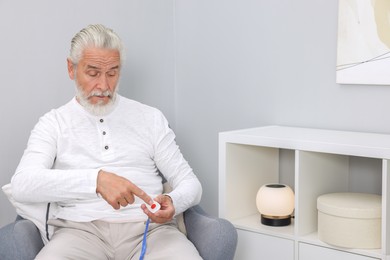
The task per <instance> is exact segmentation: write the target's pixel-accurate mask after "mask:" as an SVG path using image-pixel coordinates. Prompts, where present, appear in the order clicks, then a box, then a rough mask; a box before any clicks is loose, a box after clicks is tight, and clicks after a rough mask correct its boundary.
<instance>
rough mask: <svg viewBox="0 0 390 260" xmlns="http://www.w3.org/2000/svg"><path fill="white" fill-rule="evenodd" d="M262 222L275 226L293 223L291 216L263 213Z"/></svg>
mask: <svg viewBox="0 0 390 260" xmlns="http://www.w3.org/2000/svg"><path fill="white" fill-rule="evenodd" d="M261 224H263V225H266V226H273V227H283V226H288V225H290V224H291V216H267V215H261Z"/></svg>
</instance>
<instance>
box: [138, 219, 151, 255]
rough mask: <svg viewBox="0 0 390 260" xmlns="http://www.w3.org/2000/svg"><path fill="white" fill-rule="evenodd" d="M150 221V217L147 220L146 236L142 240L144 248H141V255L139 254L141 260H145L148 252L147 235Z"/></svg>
mask: <svg viewBox="0 0 390 260" xmlns="http://www.w3.org/2000/svg"><path fill="white" fill-rule="evenodd" d="M149 223H150V218H148V220H146V226H145V231H144V238H143V240H142V250H141V255H140V256H139V260H143V259H144V256H145V253H146V235H147V234H148V229H149Z"/></svg>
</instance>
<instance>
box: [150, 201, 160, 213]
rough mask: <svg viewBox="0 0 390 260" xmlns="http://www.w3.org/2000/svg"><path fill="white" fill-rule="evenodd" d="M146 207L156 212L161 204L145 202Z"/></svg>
mask: <svg viewBox="0 0 390 260" xmlns="http://www.w3.org/2000/svg"><path fill="white" fill-rule="evenodd" d="M146 207H147V208H148V210H149V211H150V212H152V213H156V212H157V211H158V210H159V209H160V208H161V205H160V203H158V202H156V201H153V203H152V205H149V204H146Z"/></svg>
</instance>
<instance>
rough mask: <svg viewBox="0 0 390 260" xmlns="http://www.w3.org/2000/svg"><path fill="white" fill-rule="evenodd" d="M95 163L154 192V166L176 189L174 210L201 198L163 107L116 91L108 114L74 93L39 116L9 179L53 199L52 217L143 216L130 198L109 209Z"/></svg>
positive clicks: (30, 195) (22, 196)
mask: <svg viewBox="0 0 390 260" xmlns="http://www.w3.org/2000/svg"><path fill="white" fill-rule="evenodd" d="M100 169H103V170H105V171H109V172H112V173H115V174H117V175H120V176H123V177H125V178H127V179H129V180H130V181H132V182H133V183H135V184H136V185H137V186H139V187H140V188H141V189H142V190H144V191H145V192H146V193H147V194H149V195H150V196H151V197H152V198H153V197H155V196H157V195H159V194H161V193H162V192H163V190H162V182H161V180H162V179H161V176H160V175H159V172H161V173H162V174H163V175H164V177H165V178H166V179H167V181H168V183H169V184H170V186H171V187H172V188H173V191H172V192H170V193H169V196H170V197H171V198H172V200H173V203H174V206H175V210H176V214H179V213H181V212H183V211H185V210H186V209H187V208H189V207H191V206H193V205H196V204H197V203H199V201H200V198H201V193H202V188H201V185H200V182H199V180H198V179H197V177H196V176H195V175H194V173H193V171H192V169H191V167H190V166H189V165H188V163H187V161H186V160H185V159H184V158H183V155H182V153H181V152H180V150H179V147H178V146H177V144H176V142H175V135H174V133H173V131H172V130H171V129H170V128H169V126H168V122H167V120H166V118H165V117H164V116H163V114H162V113H161V112H160V111H159V110H157V109H155V108H152V107H149V106H147V105H144V104H141V103H139V102H136V101H134V100H130V99H127V98H125V97H122V96H119V95H117V100H116V107H115V109H114V110H113V111H112V112H111V113H110V114H108V115H107V116H102V117H96V116H93V115H91V114H90V113H88V112H87V111H86V110H85V109H84V108H83V107H82V106H81V105H80V104H79V103H78V102H77V100H76V98H73V99H72V100H71V101H70V102H69V103H67V104H65V105H64V106H62V107H60V108H58V109H53V110H52V111H50V112H48V113H47V114H45V115H44V116H43V117H41V118H40V120H39V122H38V123H37V124H36V126H35V127H34V129H33V130H32V132H31V135H30V138H29V141H28V145H27V148H26V150H25V152H24V154H23V157H22V159H21V161H20V163H19V166H18V167H17V169H16V172H15V174H14V176H13V177H12V180H11V185H12V193H13V197H14V198H15V200H17V201H19V202H25V203H48V202H52V203H53V202H55V203H56V204H57V207H56V211H55V212H53V214H54V218H61V219H66V220H72V221H79V222H84V221H92V220H97V219H100V220H106V221H113V222H131V221H143V220H145V219H146V218H147V216H146V215H145V214H144V213H143V212H142V210H141V208H140V205H141V204H142V203H144V202H143V201H141V200H140V199H139V198H137V197H136V201H135V203H133V204H131V205H128V206H126V207H121V208H120V209H119V210H115V209H113V208H112V207H111V206H110V205H109V204H108V203H107V202H106V201H105V200H104V199H102V198H100V197H98V196H97V195H96V181H97V174H98V171H99V170H100Z"/></svg>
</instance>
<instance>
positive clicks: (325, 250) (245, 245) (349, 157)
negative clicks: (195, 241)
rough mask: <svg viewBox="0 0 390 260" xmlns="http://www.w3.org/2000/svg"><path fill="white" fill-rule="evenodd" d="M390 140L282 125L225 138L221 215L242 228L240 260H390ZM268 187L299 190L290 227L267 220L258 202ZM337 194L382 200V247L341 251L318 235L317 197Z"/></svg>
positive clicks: (222, 141)
mask: <svg viewBox="0 0 390 260" xmlns="http://www.w3.org/2000/svg"><path fill="white" fill-rule="evenodd" d="M389 160H390V135H384V134H374V133H358V132H346V131H334V130H322V129H308V128H296V127H283V126H266V127H259V128H251V129H244V130H237V131H229V132H222V133H220V134H219V215H220V217H224V218H226V219H228V220H229V221H231V222H232V223H233V224H234V225H235V227H236V228H237V230H238V234H239V242H238V248H237V252H236V259H237V260H248V259H272V260H309V259H310V260H311V259H316V260H317V259H332V260H337V259H341V260H373V259H381V260H389V259H390V232H389V229H390V225H389V223H390V222H389V220H390V212H389V208H390V202H389V201H388V198H389V192H390V191H389V189H390V188H389V187H390V178H389V174H390V169H389V168H390V167H389ZM267 183H285V184H287V185H289V186H290V187H292V188H293V190H294V192H295V213H294V215H295V219H294V220H293V221H292V224H291V225H289V226H287V227H269V226H264V225H262V224H261V223H260V214H259V213H258V211H257V208H256V203H255V198H256V193H257V191H258V189H259V188H260V187H261V186H262V185H264V184H267ZM331 192H364V193H374V194H379V195H382V237H381V239H382V247H381V248H380V249H374V250H364V249H346V248H336V247H333V246H331V245H328V244H326V243H323V242H322V241H320V240H319V239H318V236H317V204H316V202H317V197H318V196H319V195H321V194H326V193H331Z"/></svg>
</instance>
